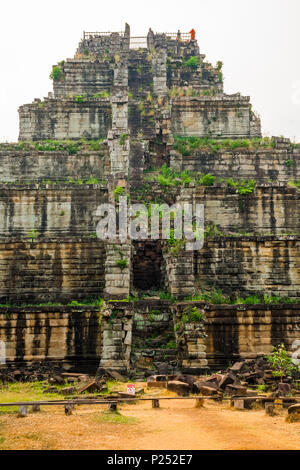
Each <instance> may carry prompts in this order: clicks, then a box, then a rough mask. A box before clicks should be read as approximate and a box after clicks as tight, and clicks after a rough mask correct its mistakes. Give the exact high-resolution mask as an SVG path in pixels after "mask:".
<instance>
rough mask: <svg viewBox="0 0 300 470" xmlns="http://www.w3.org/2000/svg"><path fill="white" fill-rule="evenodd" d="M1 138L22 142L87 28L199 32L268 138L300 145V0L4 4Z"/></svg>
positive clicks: (228, 88) (228, 87) (204, 48)
mask: <svg viewBox="0 0 300 470" xmlns="http://www.w3.org/2000/svg"><path fill="white" fill-rule="evenodd" d="M1 19H2V21H1V28H0V51H1V74H0V82H1V87H0V125H1V127H0V141H6V140H8V141H16V140H17V138H18V113H17V108H18V106H20V105H21V104H24V103H30V102H31V101H32V100H33V99H34V98H42V97H44V96H47V94H48V91H51V90H52V82H51V81H50V79H49V73H50V71H51V68H52V65H54V64H56V63H57V61H59V60H62V59H65V58H67V57H72V56H73V55H74V53H75V50H76V48H77V44H78V42H79V40H80V38H81V37H82V32H83V31H84V30H85V31H120V30H123V29H124V23H125V22H126V21H127V22H128V23H129V24H130V26H131V35H132V36H140V35H142V36H145V35H146V34H147V31H148V29H149V27H151V28H152V29H153V30H154V31H155V32H163V31H166V32H173V31H177V30H178V29H180V30H181V31H187V32H188V31H190V29H191V28H192V27H193V28H194V29H195V30H196V35H197V36H196V37H197V39H198V44H199V46H200V51H201V53H204V54H206V60H208V61H209V62H212V63H215V62H216V61H217V60H222V61H223V62H224V69H223V71H224V76H225V92H226V93H236V92H237V91H240V92H241V93H242V94H244V95H250V96H251V101H252V104H253V109H254V110H256V111H258V112H259V114H260V115H261V119H262V126H263V133H264V134H265V135H285V136H287V137H290V138H292V139H294V138H296V140H297V141H298V142H300V126H299V121H300V119H299V114H300V57H299V56H300V53H299V46H300V27H299V21H300V1H299V0H185V1H184V0H180V1H176V0H173V1H171V0H150V1H149V2H146V1H145V0H139V1H137V0H128V1H126V0H115V1H108V0H105V1H102V0H98V1H96V0H85V1H82V0H81V1H79V0H70V1H68V0H51V1H48V0H42V1H41V0H39V1H38V0H26V1H22V0H19V1H17V0H10V1H9V2H5V3H4V2H1Z"/></svg>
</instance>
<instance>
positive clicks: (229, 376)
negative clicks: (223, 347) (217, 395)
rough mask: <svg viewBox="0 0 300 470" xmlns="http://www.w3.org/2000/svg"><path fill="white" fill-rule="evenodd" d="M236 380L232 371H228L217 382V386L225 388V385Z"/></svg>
mask: <svg viewBox="0 0 300 470" xmlns="http://www.w3.org/2000/svg"><path fill="white" fill-rule="evenodd" d="M235 380H236V377H235V375H234V374H232V372H228V373H227V374H225V375H224V377H223V379H222V380H221V382H220V383H219V388H220V389H221V390H225V388H226V386H227V385H230V384H233V383H234V382H235Z"/></svg>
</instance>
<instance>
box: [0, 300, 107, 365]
mask: <svg viewBox="0 0 300 470" xmlns="http://www.w3.org/2000/svg"><path fill="white" fill-rule="evenodd" d="M99 320H100V313H99V307H98V308H96V307H67V306H64V307H60V306H57V307H54V306H52V307H50V306H49V307H46V306H44V307H26V308H21V307H19V308H18V307H14V308H9V309H8V308H4V307H1V308H0V341H3V342H4V343H5V353H6V364H11V363H12V364H14V365H15V366H17V365H18V363H24V362H31V361H44V360H45V361H50V362H53V363H55V364H57V365H59V366H63V367H65V368H66V369H68V368H69V367H75V368H76V369H80V368H82V369H83V370H84V371H85V372H87V371H88V370H91V371H93V372H95V371H96V368H97V366H98V364H99V358H100V355H101V347H102V344H101V325H100V321H99Z"/></svg>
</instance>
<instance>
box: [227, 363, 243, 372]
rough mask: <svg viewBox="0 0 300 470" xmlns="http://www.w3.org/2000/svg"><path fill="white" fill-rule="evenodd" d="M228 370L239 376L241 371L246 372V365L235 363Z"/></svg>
mask: <svg viewBox="0 0 300 470" xmlns="http://www.w3.org/2000/svg"><path fill="white" fill-rule="evenodd" d="M229 370H230V371H231V372H233V373H234V374H239V373H241V372H243V370H247V365H246V364H245V362H235V363H234V364H233V366H232V367H230V369H229Z"/></svg>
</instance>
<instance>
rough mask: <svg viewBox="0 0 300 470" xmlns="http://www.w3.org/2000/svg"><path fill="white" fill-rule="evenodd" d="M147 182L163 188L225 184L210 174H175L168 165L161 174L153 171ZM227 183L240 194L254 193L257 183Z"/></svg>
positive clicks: (230, 181)
mask: <svg viewBox="0 0 300 470" xmlns="http://www.w3.org/2000/svg"><path fill="white" fill-rule="evenodd" d="M144 179H145V181H147V182H150V181H151V182H153V181H155V182H157V183H159V184H160V185H161V186H166V187H170V186H182V185H183V184H189V183H193V184H195V185H196V186H213V185H214V183H215V182H220V183H223V182H224V179H223V178H217V177H216V176H214V175H211V174H210V173H207V174H204V173H200V174H199V173H197V172H188V171H186V170H184V171H181V172H174V171H173V170H172V169H171V168H170V167H168V166H167V165H166V164H164V165H162V167H161V168H160V170H159V172H158V173H157V172H155V171H153V172H152V174H149V175H148V176H145V178H144ZM225 183H227V185H228V186H229V187H230V188H233V189H235V190H236V192H237V193H239V194H251V193H253V191H254V188H255V185H256V181H255V180H253V179H252V180H244V179H243V180H241V181H234V180H233V179H232V178H228V179H227V180H225Z"/></svg>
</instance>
